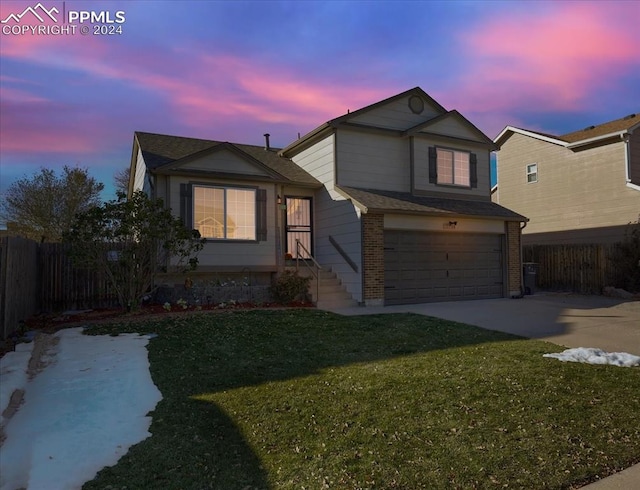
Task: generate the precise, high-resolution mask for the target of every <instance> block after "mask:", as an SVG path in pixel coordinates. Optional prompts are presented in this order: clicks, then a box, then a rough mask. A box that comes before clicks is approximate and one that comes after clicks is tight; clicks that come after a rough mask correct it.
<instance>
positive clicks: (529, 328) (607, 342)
mask: <svg viewBox="0 0 640 490" xmlns="http://www.w3.org/2000/svg"><path fill="white" fill-rule="evenodd" d="M332 311H333V312H335V313H339V314H342V315H366V314H374V313H406V312H409V313H417V314H420V315H428V316H434V317H438V318H444V319H446V320H453V321H456V322H461V323H467V324H469V325H477V326H479V327H482V328H487V329H490V330H499V331H501V332H508V333H512V334H516V335H521V336H523V337H529V338H534V339H542V340H547V341H549V342H553V343H555V344H558V345H562V346H566V347H597V348H599V349H602V350H604V351H607V352H628V353H630V354H635V355H639V356H640V301H623V300H618V299H613V298H605V297H602V296H581V295H575V294H562V293H557V294H556V293H539V294H534V295H531V296H525V297H524V298H521V299H506V298H505V299H487V300H475V301H456V302H445V303H424V304H418V305H398V306H385V307H368V308H365V307H353V308H344V309H337V310H332Z"/></svg>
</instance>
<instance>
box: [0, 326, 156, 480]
mask: <svg viewBox="0 0 640 490" xmlns="http://www.w3.org/2000/svg"><path fill="white" fill-rule="evenodd" d="M56 335H57V336H59V337H60V342H59V344H58V347H57V354H56V355H55V360H54V363H53V364H51V365H49V366H47V367H46V368H45V370H44V371H43V372H41V373H40V374H38V375H37V376H36V377H35V378H33V379H32V380H31V381H27V382H26V383H24V384H23V386H21V387H22V388H23V389H24V390H25V397H24V398H25V403H24V405H22V406H21V407H20V409H19V410H18V412H17V413H16V414H15V415H14V416H13V417H12V418H11V419H10V420H9V421H8V422H7V424H6V426H5V429H4V430H5V435H6V440H5V441H4V443H3V445H2V448H0V451H1V452H2V457H1V458H0V490H15V489H16V488H28V489H29V490H72V489H79V488H81V487H82V485H83V483H85V482H87V481H89V480H92V479H93V478H94V477H95V476H96V474H97V473H98V471H99V470H101V469H102V468H103V467H105V466H111V465H114V464H116V463H117V461H118V460H119V459H120V458H121V457H122V456H123V455H124V454H126V453H127V451H128V450H129V447H130V446H132V445H134V444H137V443H138V442H140V441H142V440H144V439H146V438H147V437H149V436H150V435H151V434H150V433H149V426H150V424H151V418H150V417H148V416H147V414H148V412H150V411H151V410H153V409H154V408H155V406H156V404H157V403H158V402H159V401H160V400H161V399H162V395H161V394H160V392H159V391H158V389H157V387H156V386H155V385H154V384H153V381H152V379H151V375H150V373H149V360H148V355H147V349H146V345H147V344H148V342H149V338H148V337H147V336H140V335H135V334H126V335H119V336H116V337H111V336H89V335H82V329H80V328H74V329H68V330H62V331H60V332H58V333H57V334H56ZM27 362H28V359H27ZM10 364H11V365H13V363H12V362H11V363H10ZM21 366H22V364H21ZM25 367H26V366H25ZM14 376H15V377H16V378H20V380H22V381H24V380H25V379H26V375H25V376H24V378H23V377H22V376H23V374H22V372H21V370H19V369H14V370H13V371H12V372H11V373H9V374H8V375H7V379H11V378H12V377H14ZM2 381H3V382H2V384H3V385H4V382H5V378H4V376H3V380H2ZM11 382H12V383H13V385H19V384H20V382H19V381H18V380H15V381H11Z"/></svg>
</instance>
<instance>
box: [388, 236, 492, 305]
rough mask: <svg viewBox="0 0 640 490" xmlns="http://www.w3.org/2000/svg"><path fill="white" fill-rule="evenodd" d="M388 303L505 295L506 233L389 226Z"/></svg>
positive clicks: (484, 297) (485, 297) (396, 303)
mask: <svg viewBox="0 0 640 490" xmlns="http://www.w3.org/2000/svg"><path fill="white" fill-rule="evenodd" d="M384 237H385V238H384V265H385V270H384V288H385V304H387V305H399V304H411V303H425V302H430V301H454V300H465V299H487V298H501V297H502V296H503V258H502V241H503V240H502V235H488V234H480V233H434V232H424V231H405V230H403V231H399V230H387V231H385V234H384Z"/></svg>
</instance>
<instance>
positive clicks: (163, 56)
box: [0, 0, 640, 199]
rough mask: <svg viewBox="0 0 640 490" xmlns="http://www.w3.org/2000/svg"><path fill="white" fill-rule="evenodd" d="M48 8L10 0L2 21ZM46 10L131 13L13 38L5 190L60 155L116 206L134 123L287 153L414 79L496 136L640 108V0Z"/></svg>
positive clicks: (85, 0) (30, 20)
mask: <svg viewBox="0 0 640 490" xmlns="http://www.w3.org/2000/svg"><path fill="white" fill-rule="evenodd" d="M37 3H38V0H34V1H30V2H25V1H8V0H3V1H2V3H1V4H0V20H5V19H7V17H8V16H10V15H11V14H16V15H18V14H21V13H22V12H23V11H24V10H25V9H26V8H27V7H36V5H37ZM41 4H42V6H44V7H45V8H46V9H47V10H50V9H51V8H53V7H55V8H57V9H58V11H59V12H60V13H61V14H60V17H59V22H60V24H59V25H61V24H62V23H63V20H64V19H63V18H62V13H63V12H64V13H67V14H68V12H69V11H91V10H93V11H94V12H100V11H105V12H108V13H109V14H110V16H111V18H114V17H115V14H116V12H117V11H122V12H124V17H125V22H124V23H122V24H119V26H120V27H121V28H122V34H120V35H112V36H98V35H92V34H91V33H90V34H88V35H82V34H80V33H79V32H76V34H75V35H58V36H56V35H51V34H44V35H32V34H25V35H16V34H13V33H12V32H9V33H8V34H5V33H4V30H3V33H2V34H1V35H0V56H1V58H0V118H1V119H0V130H1V135H0V136H1V137H0V163H1V167H0V192H3V191H4V190H5V189H6V188H7V187H8V186H9V185H10V184H11V182H13V181H15V180H16V179H19V178H21V177H24V176H31V175H33V173H35V172H37V171H38V170H39V168H40V167H43V166H44V167H50V168H61V167H62V166H64V165H65V164H66V165H71V166H76V165H77V166H80V167H87V168H89V171H90V174H91V175H92V176H94V177H96V178H97V179H98V180H99V181H101V182H104V184H105V185H106V186H107V189H106V191H105V193H104V198H105V199H112V198H113V197H114V195H113V175H114V173H115V172H116V171H118V170H121V169H123V168H125V167H126V166H128V165H129V161H130V158H131V147H132V141H133V132H134V131H136V130H139V131H148V132H158V133H167V134H174V135H181V136H191V137H199V138H207V139H215V140H222V141H232V142H238V143H247V144H263V141H264V139H263V136H262V135H263V134H264V133H267V132H268V133H270V134H271V144H272V145H274V146H285V145H287V144H289V143H290V142H292V141H293V140H294V139H295V138H296V137H297V134H298V133H301V134H305V133H306V132H308V131H310V130H312V129H314V128H315V127H316V126H318V125H320V124H322V123H323V122H326V121H327V120H329V119H332V118H334V117H337V116H340V115H342V114H344V113H346V112H347V110H355V109H358V108H361V107H363V106H365V105H368V104H371V103H374V102H377V101H378V100H381V99H383V98H386V97H390V96H392V95H395V94H397V93H400V92H402V91H405V90H407V89H410V88H412V87H415V86H420V87H422V88H423V89H424V90H425V91H426V92H427V93H428V94H429V95H431V96H432V97H433V98H435V99H436V100H437V101H438V102H440V103H441V104H442V105H443V106H444V107H445V108H447V109H449V110H451V109H457V110H458V111H460V112H461V113H462V114H463V115H464V116H465V117H467V118H468V119H469V120H470V121H471V122H473V123H474V124H475V125H476V126H478V127H479V128H480V129H481V130H482V131H484V132H485V133H486V134H487V135H488V136H489V137H491V138H493V137H495V136H496V135H497V134H498V133H499V132H500V131H501V130H502V129H503V128H504V126H506V125H514V126H520V127H525V128H528V129H534V130H540V131H544V132H549V133H555V134H562V133H567V132H570V131H574V130H578V129H581V128H584V127H586V126H589V125H592V124H599V123H603V122H606V121H609V120H612V119H617V118H619V117H623V116H625V115H627V114H630V113H633V112H639V111H640V29H638V27H637V26H638V23H639V22H640V1H637V0H625V1H594V2H586V1H554V2H551V1H523V2H518V1H491V2H482V1H443V2H438V1H425V2H418V1H412V2H400V1H394V2H383V1H379V2H366V1H353V2H347V1H345V2H339V1H323V2H311V1H306V2H268V1H258V2H242V1H234V2H223V1H215V2H214V1H204V0H199V1H184V0H182V1H175V2H173V1H153V0H137V1H135V0H128V1H107V0H104V1H103V0H92V1H89V0H82V1H72V0H67V1H66V2H62V1H48V0H41ZM52 23H53V22H52V21H48V22H47V23H46V25H52ZM20 24H21V25H22V24H29V25H38V24H40V22H39V21H38V20H37V19H36V18H35V17H34V16H33V15H32V14H31V13H28V14H26V15H25V16H24V17H23V18H22V20H21V21H20ZM15 25H18V24H16V21H15V20H14V19H9V20H8V21H7V22H6V23H4V24H2V26H3V29H5V26H15ZM114 25H115V26H117V25H118V24H114ZM80 27H81V25H80V24H77V25H76V28H77V29H78V30H79V29H80Z"/></svg>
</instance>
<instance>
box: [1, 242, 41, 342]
mask: <svg viewBox="0 0 640 490" xmlns="http://www.w3.org/2000/svg"><path fill="white" fill-rule="evenodd" d="M39 285H40V270H39V267H38V244H37V243H36V242H34V241H33V240H27V239H26V238H18V237H3V238H0V322H1V325H0V327H1V328H0V336H1V337H2V338H3V339H4V338H6V337H7V335H9V334H10V333H11V332H13V331H14V330H16V329H17V328H18V327H19V322H20V320H24V319H26V318H28V317H30V316H31V315H33V314H34V313H37V312H38V311H39V309H40V298H39V295H38V291H39Z"/></svg>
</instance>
